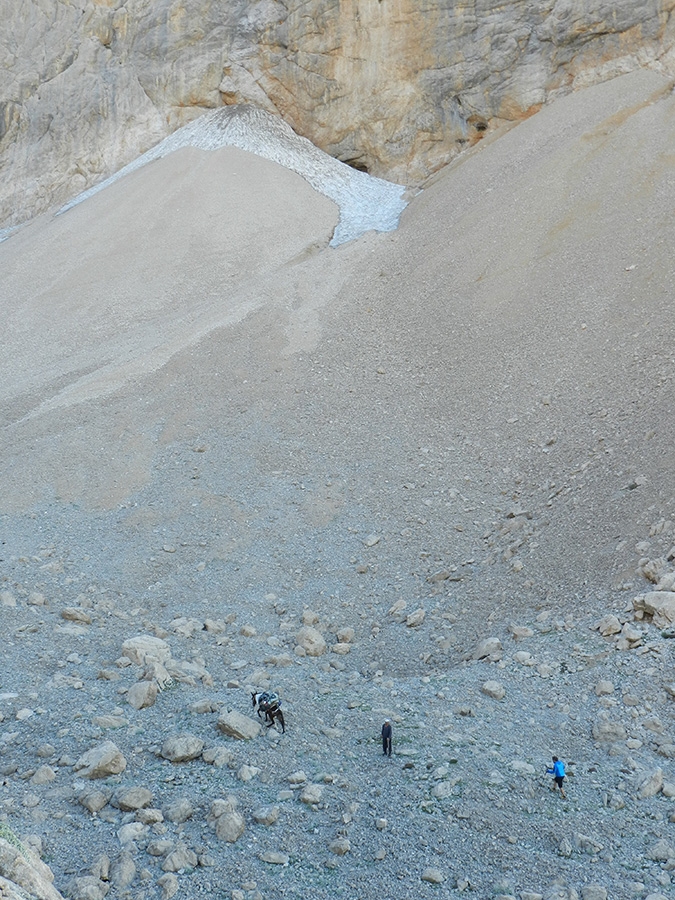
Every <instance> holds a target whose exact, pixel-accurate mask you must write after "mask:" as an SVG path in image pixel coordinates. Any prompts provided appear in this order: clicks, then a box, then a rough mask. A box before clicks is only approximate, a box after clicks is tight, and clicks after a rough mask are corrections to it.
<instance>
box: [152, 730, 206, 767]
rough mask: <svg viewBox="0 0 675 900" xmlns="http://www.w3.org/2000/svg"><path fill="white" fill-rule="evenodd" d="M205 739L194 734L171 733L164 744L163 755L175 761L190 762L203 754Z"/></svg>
mask: <svg viewBox="0 0 675 900" xmlns="http://www.w3.org/2000/svg"><path fill="white" fill-rule="evenodd" d="M203 749H204V741H203V740H202V739H201V738H198V737H197V736H196V735H194V734H173V735H170V736H169V737H168V738H167V739H166V740H165V741H164V743H163V745H162V756H163V757H164V759H168V760H170V761H171V762H173V763H181V762H189V761H190V760H192V759H197V757H198V756H201V753H202V750H203Z"/></svg>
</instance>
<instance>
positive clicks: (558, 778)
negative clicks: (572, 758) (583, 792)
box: [546, 756, 567, 800]
mask: <svg viewBox="0 0 675 900" xmlns="http://www.w3.org/2000/svg"><path fill="white" fill-rule="evenodd" d="M546 774H547V775H553V781H554V782H555V785H556V787H554V788H552V790H554V791H555V790H556V789H557V788H560V794H561V796H562V798H563V800H566V799H567V798H566V796H565V788H564V787H563V781H564V780H565V763H564V762H563V761H562V760H561V759H558V757H557V756H554V757H553V768H552V769H548V768H547V769H546Z"/></svg>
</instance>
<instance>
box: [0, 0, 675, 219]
mask: <svg viewBox="0 0 675 900" xmlns="http://www.w3.org/2000/svg"><path fill="white" fill-rule="evenodd" d="M674 7H675V0H614V2H610V0H540V2H534V0H510V2H503V0H502V2H496V0H321V2H317V0H310V2H300V0H287V2H286V3H283V4H282V3H280V2H277V0H257V2H247V0H233V2H228V3H222V2H217V0H126V2H123V0H24V2H23V3H6V4H5V6H4V8H3V16H2V20H0V228H1V227H3V226H4V227H6V226H8V225H12V224H15V223H18V222H21V221H24V220H25V219H27V218H28V217H30V216H31V215H34V214H36V213H38V212H41V211H43V210H46V209H48V208H49V207H51V206H53V205H54V204H55V203H61V202H64V201H66V200H68V199H70V198H71V197H73V196H74V195H76V194H77V193H79V192H80V191H82V190H83V189H85V188H87V187H88V186H90V185H91V184H93V183H95V182H96V181H97V180H99V179H100V178H102V177H104V176H107V175H109V174H110V173H111V172H114V171H115V170H116V169H118V168H120V167H121V166H123V165H124V164H126V163H128V162H129V161H130V160H132V159H133V158H135V157H136V156H137V155H139V154H140V153H142V152H143V151H145V150H147V149H148V148H149V147H150V146H152V145H153V144H154V143H156V142H157V141H158V140H160V139H161V138H163V137H165V136H166V135H167V134H169V133H171V132H172V131H174V130H175V129H176V128H177V127H179V126H180V125H183V124H185V123H186V122H188V121H190V120H191V119H192V118H194V117H195V116H197V115H199V114H201V113H202V112H203V111H204V110H205V109H211V108H213V107H217V106H220V105H223V104H233V103H241V102H249V103H253V104H254V105H257V106H259V107H261V108H263V109H266V110H268V111H270V112H273V113H276V114H278V115H281V116H282V117H283V118H284V119H285V120H286V121H287V122H288V123H289V124H291V125H292V126H293V127H294V128H295V129H296V131H298V132H299V133H300V134H302V135H304V136H306V137H308V138H310V139H311V140H312V141H313V142H314V143H315V144H317V145H318V146H319V147H321V148H322V149H323V150H325V151H327V152H328V153H330V154H331V155H334V156H336V157H338V158H339V159H341V160H343V161H346V162H349V163H350V164H352V165H354V166H356V167H357V168H363V169H366V170H368V171H369V172H371V173H372V174H375V175H379V176H382V177H385V178H388V179H390V180H395V181H400V182H402V183H417V182H419V181H420V180H422V179H423V178H424V177H425V176H427V175H428V174H429V173H430V172H432V171H434V170H435V169H437V168H438V167H440V166H442V165H443V164H444V163H446V162H447V161H448V160H449V159H451V158H452V156H454V155H455V154H456V153H457V152H459V151H460V150H461V149H462V148H463V147H465V146H466V145H467V144H470V143H472V142H474V141H475V140H477V139H479V138H480V137H481V136H482V135H483V134H484V133H485V131H486V130H488V129H489V128H491V127H492V126H493V125H494V124H495V123H499V122H501V121H503V120H518V119H520V118H523V117H525V116H527V115H530V114H532V113H533V112H536V110H537V109H539V107H540V106H541V105H542V104H543V103H545V102H547V100H549V99H550V98H551V97H554V96H555V95H556V94H557V93H559V92H568V91H570V90H573V89H574V87H575V86H578V85H586V84H588V83H590V82H592V81H597V80H601V79H605V78H609V77H612V76H613V75H616V74H620V73H622V72H625V71H629V70H631V69H635V68H638V67H641V66H652V67H656V68H660V69H662V70H664V71H666V72H670V71H673V69H674V68H675V63H674V62H673V53H672V50H671V48H672V46H673V20H672V10H673V8H674Z"/></svg>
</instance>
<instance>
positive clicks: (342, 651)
mask: <svg viewBox="0 0 675 900" xmlns="http://www.w3.org/2000/svg"><path fill="white" fill-rule="evenodd" d="M330 649H331V651H332V652H333V653H337V654H338V655H339V656H346V655H347V654H348V653H350V652H351V649H352V645H351V644H347V643H338V644H333V646H332V647H331V648H330ZM336 665H337V663H336Z"/></svg>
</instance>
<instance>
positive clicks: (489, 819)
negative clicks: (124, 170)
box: [0, 73, 675, 900]
mask: <svg viewBox="0 0 675 900" xmlns="http://www.w3.org/2000/svg"><path fill="white" fill-rule="evenodd" d="M671 87H672V86H671V85H670V83H669V82H667V81H665V80H664V79H662V78H660V77H658V76H656V75H653V74H649V73H642V74H641V75H636V76H629V77H627V78H625V79H618V80H616V81H614V82H610V83H608V84H606V85H601V86H599V87H598V88H594V89H593V90H591V91H588V92H585V93H581V94H577V95H575V96H574V97H572V98H567V99H566V100H563V101H560V102H559V103H556V104H553V105H552V106H551V107H546V108H545V109H544V110H542V112H541V113H539V114H538V115H537V116H535V117H533V118H532V119H530V120H528V121H527V122H525V123H523V124H522V125H520V126H518V127H517V128H515V129H512V130H511V131H508V132H506V133H504V134H502V135H501V136H499V137H498V138H497V139H492V141H491V143H489V142H485V143H484V145H483V146H480V147H479V148H478V149H476V150H475V151H472V152H471V153H470V154H468V155H467V156H466V157H465V158H463V159H462V160H461V161H460V162H459V163H456V164H454V165H453V166H452V167H450V168H449V169H448V170H446V171H445V172H444V173H442V175H441V176H439V177H438V178H437V179H435V180H434V181H433V182H432V183H430V184H428V185H427V187H426V189H425V190H424V191H423V192H422V193H421V194H420V195H418V196H417V197H416V198H415V199H414V200H413V201H412V202H411V204H410V206H409V208H408V209H407V210H406V212H405V213H404V216H403V218H402V221H401V226H400V228H399V230H398V231H396V232H395V233H392V234H387V235H377V234H368V235H366V236H364V237H363V238H361V239H360V240H359V241H356V242H353V243H350V244H346V245H344V246H343V247H341V248H340V249H338V250H332V249H328V244H329V241H330V238H331V233H332V229H333V228H334V226H335V221H336V216H335V210H334V208H332V206H331V205H330V204H329V202H328V201H327V200H326V199H325V198H324V197H318V196H317V195H315V194H314V192H312V191H311V190H310V189H309V188H308V187H307V186H306V185H304V184H303V183H302V182H301V181H300V179H299V178H298V176H295V175H293V176H292V177H291V176H290V175H289V173H287V172H285V171H284V170H281V172H280V173H278V172H277V167H274V166H273V164H272V163H268V162H266V161H259V160H257V159H256V158H255V157H253V158H251V159H249V160H247V156H246V155H245V154H243V153H242V152H241V151H237V153H235V154H232V153H230V154H229V155H227V154H222V153H220V155H218V156H216V155H214V157H213V159H211V158H210V157H209V158H208V160H207V161H204V159H203V158H201V157H199V158H198V157H196V156H195V155H194V153H193V154H192V155H187V156H186V155H185V154H183V155H182V156H180V155H179V154H176V159H175V160H172V159H164V160H160V161H158V162H156V163H153V165H152V166H148V167H147V169H146V170H143V171H139V172H136V173H134V174H133V175H132V176H129V180H128V181H127V179H123V180H122V181H121V182H119V183H118V184H116V185H114V186H112V187H111V188H109V189H107V190H106V191H103V192H101V193H100V194H98V195H97V196H96V197H93V198H91V199H90V200H89V201H87V202H86V203H83V204H81V206H79V207H77V208H76V209H73V210H71V211H70V212H68V213H67V214H66V215H64V216H62V217H59V218H58V219H48V220H39V221H37V222H35V223H34V224H33V225H32V226H30V227H29V228H27V229H25V230H24V231H22V232H19V233H18V234H17V235H15V236H13V237H12V238H11V239H10V240H8V241H6V242H5V243H4V244H2V245H1V246H0V262H1V263H2V264H3V271H4V272H5V273H6V280H5V282H4V283H5V284H6V285H9V289H8V290H6V291H5V293H4V295H3V297H2V302H3V315H4V320H5V323H6V337H5V349H6V353H5V355H4V358H3V360H2V361H0V366H2V376H3V377H2V378H1V379H0V403H1V405H2V409H3V412H4V414H5V422H6V424H5V426H4V428H3V448H2V454H0V476H1V478H2V486H3V487H2V510H1V511H2V516H1V519H0V524H1V526H2V542H3V543H2V554H1V555H2V574H1V577H2V585H1V586H0V616H1V617H2V625H3V636H4V638H5V640H4V642H3V656H2V669H1V673H0V715H1V716H2V719H1V721H0V772H1V773H2V774H1V777H2V786H1V788H0V816H1V817H2V818H1V819H0V876H1V878H0V896H3V897H5V896H6V897H8V898H12V900H14V898H15V897H16V898H19V897H22V894H21V892H20V890H19V888H17V887H15V886H14V887H13V886H12V885H17V884H19V883H20V884H23V885H24V888H25V891H27V892H28V894H29V895H32V896H38V897H41V898H43V900H56V897H57V896H58V895H57V894H56V893H55V892H56V890H57V889H58V892H59V893H60V894H61V895H62V896H65V897H69V898H72V900H80V898H97V897H101V896H104V895H107V896H109V897H110V898H115V897H120V898H133V900H136V898H138V900H140V898H147V900H153V898H159V897H164V898H168V897H170V896H173V895H174V894H175V895H176V896H183V897H199V896H201V895H202V894H206V893H209V894H214V895H215V896H223V897H231V898H233V900H254V898H258V897H263V898H274V897H278V896H279V897H280V896H288V897H307V896H312V897H319V898H323V897H329V896H340V897H345V898H350V900H351V898H358V900H374V898H375V897H381V896H387V897H392V898H408V897H427V896H429V897H456V896H459V894H461V893H465V894H466V895H467V896H478V897H493V896H496V897H502V898H505V897H512V896H513V897H516V898H519V900H535V898H536V897H538V896H541V897H545V898H546V900H573V898H576V897H577V896H580V897H582V898H583V900H603V898H605V897H610V898H620V900H624V898H625V900H628V898H648V897H651V898H652V900H656V898H660V897H662V896H665V897H669V896H672V893H673V887H672V882H671V872H672V870H673V868H675V835H674V833H673V829H674V828H675V821H671V818H674V817H675V805H674V803H673V800H674V798H675V768H674V766H673V759H675V730H674V723H673V703H675V700H673V693H674V692H675V686H674V682H675V677H674V676H673V649H672V648H673V646H674V642H673V640H672V639H671V635H672V632H671V630H670V629H671V626H672V624H673V622H674V621H675V591H674V590H673V588H674V587H675V577H674V576H673V573H674V572H675V503H674V500H673V497H674V496H675V462H674V454H673V446H674V441H673V438H674V437H675V435H674V431H675V429H674V426H673V423H674V422H675V416H674V415H673V409H672V403H673V400H672V398H673V381H674V380H675V354H674V353H673V346H674V345H673V326H672V299H671V298H672V261H671V252H670V247H671V246H672V238H673V237H675V235H674V234H673V231H674V229H673V223H672V202H673V199H675V198H674V197H673V192H674V191H675V183H674V182H673V179H672V174H671V162H670V155H669V154H670V149H669V148H670V147H671V146H672V134H671V132H672V128H673V126H672V122H673V121H675V117H674V116H673V114H672V110H673V99H672V95H671ZM125 182H126V183H125ZM222 184H225V186H226V187H225V188H222V186H221V185H222ZM157 196H159V198H160V199H159V200H157V199H156V197H157ZM228 203H229V205H228ZM221 206H222V207H223V209H224V210H225V212H224V213H223V212H222V211H221V208H220V207H221ZM176 210H178V213H179V214H178V215H176ZM284 222H286V229H284ZM268 686H269V687H271V688H272V689H274V690H277V691H279V692H280V694H281V695H282V697H283V709H284V713H285V717H286V726H287V727H286V733H285V734H280V733H278V731H277V730H276V729H271V730H261V729H259V726H258V723H257V718H256V716H255V714H254V713H253V710H252V708H251V699H250V697H251V694H250V692H251V691H253V690H255V689H260V688H263V687H268ZM242 717H243V718H242ZM385 717H390V718H392V720H393V723H394V754H393V756H392V758H391V759H388V758H383V756H382V752H381V747H380V744H379V737H378V736H379V731H380V727H381V724H382V721H383V720H384V718H385ZM554 753H556V754H558V755H559V756H560V757H561V758H563V759H564V760H565V761H566V763H567V766H568V772H569V778H568V786H567V799H566V800H563V799H562V798H561V797H560V796H559V795H557V794H554V793H553V792H552V791H551V789H550V788H551V783H550V782H551V779H550V776H546V775H545V768H546V766H547V765H548V764H550V758H551V755H552V754H554ZM36 853H37V854H39V855H40V857H41V859H42V861H43V863H44V864H46V865H48V866H49V867H50V869H51V871H52V872H53V875H54V885H53V886H50V882H49V877H50V874H49V871H48V870H46V869H44V868H41V867H40V864H39V862H38V860H37V857H36V856H35V854H36ZM2 879H5V880H2Z"/></svg>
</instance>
